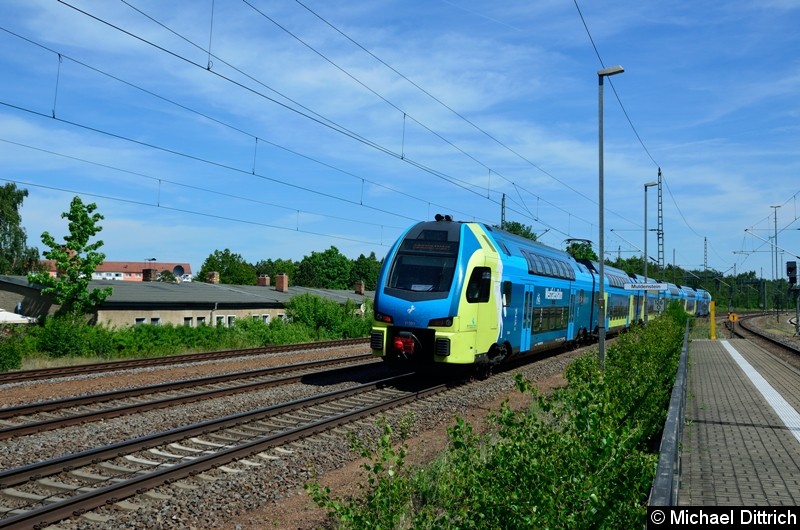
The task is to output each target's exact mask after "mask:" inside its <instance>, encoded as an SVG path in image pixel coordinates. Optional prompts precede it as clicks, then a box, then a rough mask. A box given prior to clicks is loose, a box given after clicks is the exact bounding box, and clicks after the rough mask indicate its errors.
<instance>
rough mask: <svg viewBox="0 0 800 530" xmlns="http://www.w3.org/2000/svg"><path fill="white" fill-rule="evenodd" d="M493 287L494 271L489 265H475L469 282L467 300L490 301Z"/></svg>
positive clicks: (472, 301)
mask: <svg viewBox="0 0 800 530" xmlns="http://www.w3.org/2000/svg"><path fill="white" fill-rule="evenodd" d="M491 289H492V271H491V269H489V267H475V268H474V269H473V270H472V274H471V275H470V277H469V282H467V302H469V303H471V304H474V303H480V302H488V301H489V294H490V292H491Z"/></svg>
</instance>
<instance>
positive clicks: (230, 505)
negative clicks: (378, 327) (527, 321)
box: [0, 349, 581, 530]
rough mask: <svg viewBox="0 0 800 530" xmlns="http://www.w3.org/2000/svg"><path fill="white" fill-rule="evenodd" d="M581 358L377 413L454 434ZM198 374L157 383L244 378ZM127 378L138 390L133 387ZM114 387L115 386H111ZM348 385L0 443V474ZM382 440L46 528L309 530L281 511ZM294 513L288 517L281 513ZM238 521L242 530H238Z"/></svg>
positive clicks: (250, 467) (297, 448)
mask: <svg viewBox="0 0 800 530" xmlns="http://www.w3.org/2000/svg"><path fill="white" fill-rule="evenodd" d="M361 352H363V349H362V350H361ZM359 353H360V352H359ZM580 354H581V352H580V350H578V351H575V352H568V353H563V354H560V355H553V356H548V357H544V358H539V359H536V358H533V359H532V361H531V362H530V363H529V364H526V365H523V366H522V367H520V368H517V369H515V370H513V371H511V372H505V373H499V374H495V375H493V376H491V377H490V378H488V379H486V380H483V381H473V382H471V383H469V384H466V385H463V386H459V387H456V388H454V389H451V390H448V391H447V392H445V393H443V394H438V395H434V396H431V397H429V398H426V399H425V400H423V401H422V402H417V403H415V404H412V405H409V406H406V407H402V408H401V409H399V410H397V411H392V412H388V413H385V414H384V416H385V417H386V418H387V420H388V421H389V422H390V423H391V424H392V425H394V426H395V427H396V426H397V425H399V423H400V421H401V420H402V419H404V418H408V417H411V418H413V427H412V432H411V434H410V435H411V437H412V438H413V437H418V436H421V435H422V434H423V433H425V432H426V431H430V430H433V429H436V428H441V427H442V426H443V425H447V426H449V425H452V424H453V423H454V422H455V418H456V417H468V416H470V415H472V416H474V415H475V414H474V411H475V410H478V411H480V412H482V413H485V412H487V410H486V407H487V404H488V403H492V402H494V401H495V400H496V399H497V398H498V396H503V395H507V394H508V393H509V392H512V391H513V389H514V387H515V384H514V374H515V373H517V372H519V373H522V375H523V376H525V377H526V378H528V379H530V380H532V381H534V382H535V381H537V380H540V379H544V378H548V377H552V376H555V375H558V374H561V373H562V372H563V370H564V368H565V367H566V365H567V364H568V363H569V362H570V361H571V360H572V359H574V358H575V357H577V356H578V355H580ZM293 355H294V357H292V358H291V360H287V358H286V357H285V356H284V357H283V358H281V359H280V361H279V362H278V363H286V362H303V361H308V360H313V359H314V358H317V357H319V358H322V357H324V358H329V357H331V351H329V350H320V351H318V352H307V353H303V354H298V353H295V354H293ZM339 355H343V354H342V353H339ZM256 362H257V363H258V364H259V365H261V366H263V364H264V360H263V359H261V360H258V361H256ZM203 365H204V367H203V368H200V367H197V366H182V367H180V368H178V369H173V370H170V371H169V373H170V375H168V376H164V377H167V378H170V379H184V378H186V376H185V374H187V373H191V374H193V375H191V377H202V375H200V374H199V372H203V375H209V374H211V373H222V372H224V371H237V370H240V369H243V368H241V367H237V368H235V369H233V368H230V367H229V366H228V365H227V363H219V362H214V363H203ZM382 368H383V367H382V366H380V365H378V366H376V367H375V369H376V370H378V369H382ZM149 371H150V372H152V371H153V370H152V369H150V370H149ZM141 372H142V371H141V370H136V371H130V373H118V374H112V375H109V376H107V377H104V378H102V380H103V381H104V383H103V384H102V385H100V386H102V387H103V388H104V389H105V390H102V391H107V390H110V389H112V388H109V386H116V388H125V387H129V386H139V385H140V384H143V383H141V379H142V375H141ZM166 373H167V371H162V374H166ZM181 374H182V375H181ZM131 378H133V381H136V382H135V383H133V382H132V380H131ZM92 379H94V380H95V384H87V381H91V379H88V378H86V377H83V378H70V381H67V382H64V381H61V382H59V385H61V386H62V388H61V390H60V395H77V394H81V393H93V392H96V391H99V390H88V389H86V388H85V387H90V388H96V387H97V386H98V385H97V384H96V381H99V380H100V378H97V377H94V378H92ZM164 380H166V379H164ZM112 381H114V383H111V382H112ZM146 384H152V383H149V382H148V383H146ZM353 384H355V382H347V381H342V382H337V383H335V384H332V385H330V386H327V385H326V386H324V388H321V387H320V386H319V385H307V384H292V385H288V386H283V387H277V388H270V389H265V390H260V391H256V392H250V393H245V394H236V395H233V396H228V397H225V398H219V399H212V400H208V401H202V402H198V403H191V404H187V405H181V406H178V407H173V408H168V409H162V410H155V411H149V412H146V413H143V414H135V415H130V416H126V417H122V418H115V419H111V420H106V421H103V422H95V423H89V424H86V425H80V426H74V427H68V428H64V429H60V430H57V431H50V432H45V433H41V434H37V435H31V436H26V437H23V438H21V439H17V440H8V441H6V442H4V445H5V447H4V451H2V452H0V469H9V468H12V467H17V466H20V465H24V464H26V463H30V462H33V461H39V460H45V459H49V458H55V457H57V456H61V455H64V454H68V453H71V452H76V451H82V450H85V449H89V448H93V447H97V446H98V445H100V444H109V443H114V442H117V441H121V440H126V439H129V438H133V437H137V436H143V435H146V434H150V433H153V432H157V431H163V430H167V429H171V428H175V427H179V426H182V425H185V424H187V423H189V422H198V421H203V420H205V419H211V418H216V417H220V416H224V415H229V414H233V413H236V412H242V411H245V410H250V409H254V408H258V407H263V406H266V405H269V404H273V403H279V402H283V401H289V400H294V399H298V398H301V397H305V396H309V395H313V394H316V393H319V392H320V391H331V390H336V389H339V388H345V387H347V386H351V385H353ZM10 386H11V385H5V387H0V395H5V394H8V396H7V397H10V396H11V395H12V394H13V393H14V388H24V386H25V385H24V384H20V385H14V388H9V387H10ZM82 387H84V390H83V391H81V388H82ZM70 388H71V390H70ZM51 397H56V396H55V395H52V396H51ZM11 399H14V398H13V397H12V398H11ZM470 411H472V412H470ZM187 419H188V420H187ZM380 435H381V430H380V428H379V427H378V426H377V425H376V421H375V420H374V419H367V420H362V421H359V422H357V423H354V424H350V425H348V426H346V427H340V428H338V429H335V430H333V431H329V432H326V433H322V434H319V435H316V436H314V437H311V438H308V439H305V440H301V441H299V442H295V443H292V444H290V445H288V446H285V447H282V448H278V449H274V450H272V451H270V452H269V453H268V454H266V455H263V456H258V455H254V456H252V457H250V458H248V459H246V462H235V463H232V464H230V465H228V466H225V470H223V469H220V468H218V469H215V470H212V471H209V472H207V473H204V474H202V475H199V476H197V477H192V478H190V479H186V480H184V481H180V482H179V483H176V484H171V485H169V486H163V487H161V488H157V489H156V490H152V491H150V492H148V493H147V494H144V495H139V496H137V497H135V498H131V499H128V500H127V501H125V502H122V503H119V505H112V506H109V507H104V508H101V509H98V510H94V511H93V512H92V513H91V514H87V515H84V516H80V517H73V518H71V519H69V520H65V521H61V522H59V523H57V524H55V525H52V526H51V527H50V528H53V529H63V530H84V529H87V530H88V529H92V530H96V529H105V528H115V529H140V528H141V529H153V528H175V529H205V528H229V529H231V530H237V529H239V530H250V529H251V528H259V527H260V528H272V529H282V528H292V529H304V528H314V527H316V523H315V522H314V521H311V520H305V521H304V520H302V518H298V515H297V514H294V513H290V511H282V510H281V506H282V504H283V503H284V502H286V501H290V500H291V501H293V502H295V503H296V502H297V499H298V498H299V497H304V499H303V500H304V502H306V503H308V502H310V500H309V499H308V497H307V496H306V493H305V491H304V489H303V488H304V485H305V484H306V483H307V482H308V481H309V480H319V479H320V478H321V477H323V476H324V475H325V474H326V473H330V472H332V471H334V470H339V469H342V468H344V467H345V466H347V465H348V464H349V463H351V462H353V461H354V460H356V459H357V458H358V455H356V454H354V453H353V451H352V450H351V449H350V442H349V440H350V437H351V436H354V437H356V438H358V439H360V440H376V439H377V438H378V437H379V436H380ZM254 464H255V465H254ZM353 480H360V479H359V478H358V476H357V473H355V474H354V477H353ZM292 506H295V505H292ZM265 507H268V510H266V511H263V510H264V508H265ZM292 509H293V508H287V510H292ZM260 513H263V514H264V515H263V517H264V520H259V514H260ZM245 520H247V521H249V523H247V524H246V523H239V522H236V521H245ZM254 525H256V526H254ZM306 525H307V526H306Z"/></svg>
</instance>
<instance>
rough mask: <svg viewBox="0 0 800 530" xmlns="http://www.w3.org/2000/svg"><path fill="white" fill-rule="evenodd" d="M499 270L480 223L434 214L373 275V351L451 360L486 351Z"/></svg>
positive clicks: (491, 338) (493, 334)
mask: <svg viewBox="0 0 800 530" xmlns="http://www.w3.org/2000/svg"><path fill="white" fill-rule="evenodd" d="M444 267H447V268H449V270H450V271H451V272H450V273H449V276H450V281H449V283H448V285H447V287H446V290H445V288H444V287H441V286H440V287H436V288H435V289H434V287H435V285H434V284H435V280H436V279H437V278H435V277H436V276H437V274H438V272H437V271H440V270H442V269H443V268H444ZM501 268H502V266H501V263H500V261H499V259H498V254H497V251H496V250H495V248H494V246H493V245H492V244H491V243H490V241H489V240H488V238H487V237H486V235H485V234H484V233H483V231H482V229H481V228H480V225H477V224H474V223H459V222H452V221H447V220H439V221H436V222H426V223H419V224H418V225H416V226H415V227H412V229H411V230H409V232H408V233H407V234H406V236H405V237H404V239H403V240H402V241H401V243H400V244H399V245H397V247H396V249H395V250H393V251H391V252H390V254H389V256H387V259H386V261H385V263H384V267H383V269H382V270H381V274H380V277H379V279H378V282H379V283H378V289H377V290H376V295H375V319H376V321H375V322H374V324H373V328H372V332H371V334H370V346H371V349H372V353H373V354H374V355H376V356H379V357H383V358H384V359H386V360H408V361H412V362H416V363H422V364H427V363H440V364H456V365H468V364H473V363H475V362H476V359H480V358H485V357H487V356H491V355H493V354H494V352H493V351H492V348H491V347H492V345H494V344H495V343H496V341H497V336H498V333H499V331H498V318H499V312H500V297H501V294H500V277H501ZM426 278H427V279H426Z"/></svg>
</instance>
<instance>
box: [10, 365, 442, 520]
mask: <svg viewBox="0 0 800 530" xmlns="http://www.w3.org/2000/svg"><path fill="white" fill-rule="evenodd" d="M452 383H453V382H452V381H451V382H436V383H433V384H426V383H425V381H424V380H423V379H422V378H420V377H419V376H418V375H417V374H415V373H408V374H401V375H396V376H393V377H389V378H385V379H381V380H378V381H373V382H369V383H362V384H359V385H357V386H354V387H351V388H347V389H343V390H338V391H333V392H327V393H322V394H317V395H315V396H311V397H307V398H304V399H299V400H296V401H291V402H287V403H282V404H279V405H272V406H269V407H265V408H261V409H256V410H251V411H247V412H243V413H238V414H234V415H231V416H226V417H222V418H218V419H213V420H208V421H204V422H201V423H196V424H191V425H187V426H184V427H179V428H176V429H172V430H168V431H164V432H160V433H156V434H151V435H148V436H143V437H139V438H134V439H131V440H127V441H124V442H119V443H114V444H111V445H107V446H103V447H98V448H95V449H90V450H86V451H82V452H79V453H75V454H71V455H68V456H63V457H59V458H55V459H52V460H47V461H42V462H38V463H33V464H29V465H25V466H22V467H18V468H15V469H9V470H6V471H3V472H0V517H1V518H2V519H0V528H8V529H19V528H41V527H44V526H46V525H48V524H53V523H55V522H57V521H60V520H63V519H66V518H69V517H72V516H74V515H80V514H83V513H85V512H87V511H90V510H94V509H96V508H99V507H101V506H105V505H114V504H119V503H120V502H121V501H122V500H124V499H127V498H129V497H132V496H135V495H140V494H142V493H143V492H146V491H148V490H151V489H152V488H156V487H158V486H162V485H165V484H171V483H174V482H176V481H180V480H183V479H186V478H188V477H191V476H195V475H198V474H201V473H203V472H205V471H208V470H210V469H212V468H215V467H218V466H225V465H227V464H231V463H232V462H237V464H236V465H239V466H242V467H245V468H246V467H248V466H262V465H266V463H267V462H269V461H270V460H271V459H272V458H274V456H271V455H270V454H269V453H266V451H269V450H272V449H275V448H279V447H280V446H282V445H284V444H287V443H290V442H292V441H295V440H298V439H300V438H305V437H308V436H311V435H314V434H317V433H320V432H322V431H326V430H329V429H332V428H335V427H336V426H339V425H343V424H346V423H350V422H354V421H356V420H358V419H361V418H365V417H368V416H373V415H375V414H377V413H378V412H381V411H384V410H387V409H391V408H396V407H399V406H401V405H405V404H407V403H410V402H412V401H416V400H420V399H424V398H426V397H428V396H430V395H433V394H436V393H440V392H443V391H445V390H447V389H448V388H450V387H451V386H452ZM186 487H192V486H191V485H187V486H186Z"/></svg>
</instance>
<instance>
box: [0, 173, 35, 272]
mask: <svg viewBox="0 0 800 530" xmlns="http://www.w3.org/2000/svg"><path fill="white" fill-rule="evenodd" d="M27 196H28V190H21V189H17V185H16V184H14V183H13V182H9V183H8V184H6V185H5V186H3V187H2V188H0V274H18V275H20V274H27V273H28V272H31V271H34V270H37V269H38V267H37V266H38V263H39V249H37V248H36V247H28V244H27V239H28V236H27V234H26V233H25V229H24V228H23V227H22V216H20V213H19V209H20V207H22V201H23V200H24V199H25V197H27Z"/></svg>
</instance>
